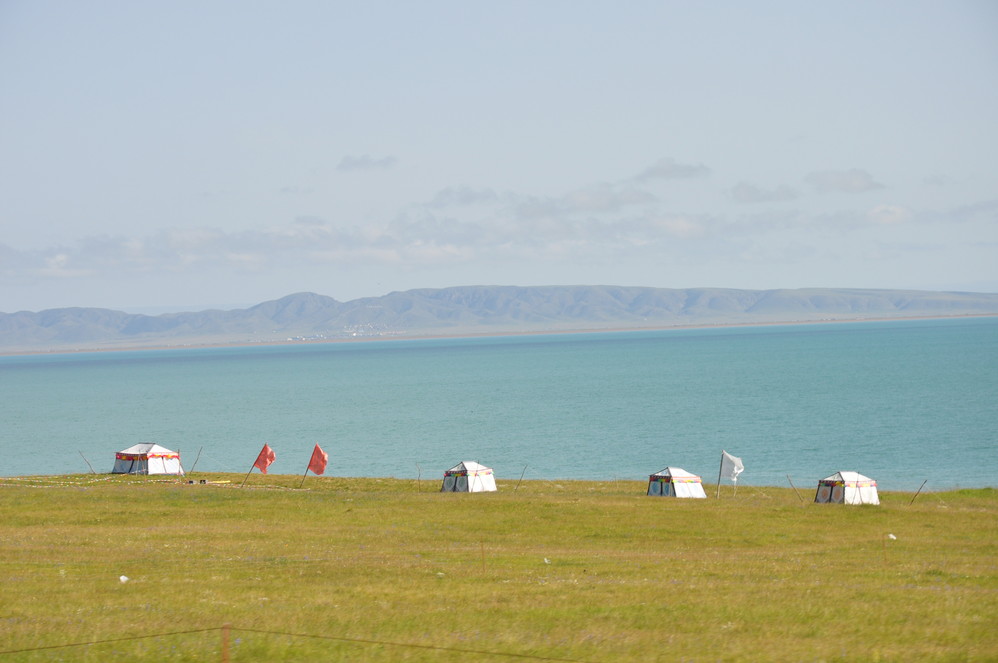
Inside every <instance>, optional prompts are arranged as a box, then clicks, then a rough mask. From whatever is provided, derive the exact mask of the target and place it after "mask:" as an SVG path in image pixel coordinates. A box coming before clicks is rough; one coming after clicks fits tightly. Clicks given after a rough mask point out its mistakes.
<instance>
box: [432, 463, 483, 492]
mask: <svg viewBox="0 0 998 663" xmlns="http://www.w3.org/2000/svg"><path fill="white" fill-rule="evenodd" d="M495 489H496V477H495V475H494V474H492V468H491V467H485V466H484V465H479V464H478V463H476V462H475V461H472V460H466V461H464V462H463V463H458V464H457V465H455V466H454V467H452V468H450V469H449V470H447V471H446V472H444V485H443V486H442V487H441V488H440V492H442V493H482V492H492V491H494V490H495Z"/></svg>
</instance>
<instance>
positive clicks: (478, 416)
mask: <svg viewBox="0 0 998 663" xmlns="http://www.w3.org/2000/svg"><path fill="white" fill-rule="evenodd" d="M996 403H998V318H975V319H960V320H927V321H906V322H875V323H874V322H870V323H849V324H828V325H787V326H774V327H746V328H723V329H700V330H672V331H654V332H614V333H597V334H566V335H551V336H520V337H495V338H475V339H446V340H418V341H370V342H361V343H331V344H322V345H297V346H281V347H276V346H268V347H252V348H224V349H198V350H167V351H135V352H109V353H83V354H65V355H44V356H14V357H0V426H2V443H0V444H2V453H0V475H2V476H14V475H24V474H60V473H80V472H86V471H88V468H87V466H86V463H85V462H84V460H83V458H81V456H80V452H82V453H83V455H85V456H86V457H87V458H88V459H89V460H90V462H91V463H93V465H94V468H95V469H96V470H97V471H98V472H107V471H110V469H111V466H112V465H113V462H114V452H115V451H117V450H120V449H122V448H125V447H127V446H130V445H132V444H134V443H136V442H157V443H159V444H162V445H164V446H167V447H170V448H172V449H180V451H181V452H182V456H183V460H184V464H185V466H186V467H187V468H188V469H190V467H191V465H192V464H193V463H194V460H195V457H196V456H197V455H198V452H199V450H200V451H201V455H200V459H199V460H198V462H197V466H196V468H195V469H196V470H203V471H225V472H246V471H247V470H248V469H249V467H250V466H251V464H252V463H253V460H254V459H255V458H256V454H257V452H258V451H259V449H260V447H261V446H262V445H263V443H264V442H266V443H269V444H270V445H271V446H272V447H273V448H274V449H275V451H276V452H277V460H276V462H275V463H274V465H273V466H271V472H273V473H280V474H301V473H302V472H303V471H304V469H305V466H306V465H307V463H308V459H309V456H310V453H311V449H312V446H313V445H314V444H315V443H316V442H318V443H319V444H320V445H321V446H322V447H323V448H324V449H325V450H326V451H327V452H329V455H330V466H329V468H328V469H327V475H331V476H381V477H412V478H415V477H416V476H417V474H420V473H421V475H422V476H423V477H424V478H426V477H433V478H436V477H439V476H441V475H442V473H443V470H444V469H446V468H448V467H450V466H452V465H454V464H456V463H457V462H459V461H462V460H477V461H479V462H482V463H484V464H487V465H490V466H492V467H494V468H495V470H496V473H497V475H498V476H499V478H500V480H502V479H516V478H518V477H519V476H520V474H521V472H523V471H524V467H525V466H526V473H525V477H526V478H528V479H542V478H552V479H554V478H565V479H572V478H575V479H614V478H620V479H644V478H647V476H648V475H649V474H651V473H653V472H656V471H658V470H660V469H662V468H663V467H665V466H666V465H674V466H679V467H683V468H685V469H687V470H689V471H691V472H695V473H697V474H701V475H703V477H704V480H705V482H707V483H712V482H713V481H715V480H716V477H717V468H718V461H719V456H720V453H721V449H726V450H727V451H728V452H729V453H732V454H735V455H737V456H741V457H742V458H743V460H744V462H745V467H746V470H745V473H744V474H743V475H742V478H741V481H740V482H741V483H742V484H750V485H784V486H785V485H787V482H786V475H787V474H790V475H791V476H792V477H793V479H794V481H795V483H797V484H798V486H800V485H805V486H808V487H810V486H812V485H813V484H814V482H815V481H816V480H817V479H819V478H821V477H823V476H827V475H828V474H831V473H833V472H835V471H836V470H857V471H859V472H862V473H864V474H868V475H870V476H873V477H874V478H876V479H877V480H878V482H879V483H880V486H881V488H882V489H883V490H892V489H893V490H914V489H917V488H918V486H919V485H920V484H921V483H922V481H923V480H924V479H929V483H928V485H927V486H926V489H936V490H939V489H943V488H952V487H958V486H959V487H971V486H973V487H977V486H998V478H996V474H995V470H996V469H998V467H996V465H998V463H996V460H995V458H996V451H998V408H996Z"/></svg>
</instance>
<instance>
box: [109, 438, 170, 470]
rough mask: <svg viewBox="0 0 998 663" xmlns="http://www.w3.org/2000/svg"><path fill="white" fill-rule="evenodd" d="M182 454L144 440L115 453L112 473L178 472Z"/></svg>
mask: <svg viewBox="0 0 998 663" xmlns="http://www.w3.org/2000/svg"><path fill="white" fill-rule="evenodd" d="M183 473H184V468H182V467H181V466H180V454H179V453H177V452H176V451H170V450H169V449H167V448H166V447H161V446H159V445H158V444H152V443H149V442H144V443H142V444H136V445H133V446H131V447H128V448H127V449H124V450H122V451H119V452H118V453H116V454H114V469H113V470H111V474H178V475H182V474H183Z"/></svg>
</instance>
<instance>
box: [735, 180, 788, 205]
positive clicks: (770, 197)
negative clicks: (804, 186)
mask: <svg viewBox="0 0 998 663" xmlns="http://www.w3.org/2000/svg"><path fill="white" fill-rule="evenodd" d="M731 197H732V199H734V201H735V202H739V203H778V202H785V201H788V200H796V199H797V197H798V195H797V191H796V190H795V189H793V188H791V187H789V186H785V185H784V186H779V187H776V188H775V189H762V188H760V187H757V186H755V185H754V184H749V183H748V182H739V183H738V184H736V185H735V187H734V188H733V189H732V190H731Z"/></svg>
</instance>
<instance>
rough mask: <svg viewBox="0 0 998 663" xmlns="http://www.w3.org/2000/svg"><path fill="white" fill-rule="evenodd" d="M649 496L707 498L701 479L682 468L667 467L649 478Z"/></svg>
mask: <svg viewBox="0 0 998 663" xmlns="http://www.w3.org/2000/svg"><path fill="white" fill-rule="evenodd" d="M648 494H649V495H654V496H656V497H704V498H705V497H707V495H706V493H704V492H703V483H701V481H700V477H698V476H697V475H695V474H690V473H689V472H687V471H686V470H684V469H683V468H681V467H667V468H665V469H664V470H661V471H660V472H656V473H655V474H653V475H651V476H650V477H648Z"/></svg>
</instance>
